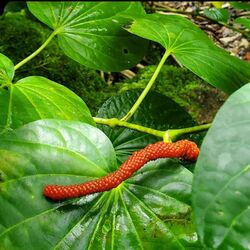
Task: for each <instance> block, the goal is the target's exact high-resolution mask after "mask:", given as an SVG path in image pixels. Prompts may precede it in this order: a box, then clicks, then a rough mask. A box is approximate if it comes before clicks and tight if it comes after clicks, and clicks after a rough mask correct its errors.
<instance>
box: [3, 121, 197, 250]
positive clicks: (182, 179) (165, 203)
mask: <svg viewBox="0 0 250 250" xmlns="http://www.w3.org/2000/svg"><path fill="white" fill-rule="evenodd" d="M116 167H117V165H116V159H115V152H114V149H113V147H112V144H111V142H110V141H109V139H108V138H107V137H106V136H105V134H104V133H103V132H101V131H100V130H99V129H97V128H95V127H92V126H90V125H88V124H83V123H80V122H73V121H59V120H40V121H36V122H33V123H30V124H28V125H25V126H23V127H22V128H19V129H16V130H15V131H13V132H11V133H6V134H5V135H4V136H2V137H1V138H0V171H1V172H0V173H1V177H2V182H1V183H0V242H1V247H2V248H3V249H20V250H22V249H48V250H49V249H126V248H130V249H158V248H159V247H162V246H163V245H164V246H167V247H168V249H187V248H188V247H193V248H194V247H195V246H196V247H197V249H201V248H200V246H198V243H197V237H196V234H195V230H194V228H193V223H192V220H191V216H190V212H191V210H190V205H189V204H190V192H191V183H192V173H191V172H190V171H188V170H187V169H186V168H184V167H182V166H181V165H179V163H178V162H177V161H176V160H173V159H161V160H157V161H152V162H150V163H148V164H147V165H146V166H144V167H143V168H142V169H141V170H140V171H138V172H137V173H135V175H134V176H133V177H132V178H130V179H128V180H127V181H125V182H124V183H122V184H121V185H120V186H118V187H117V188H115V189H113V190H111V191H108V192H104V193H97V194H93V195H88V196H86V197H82V198H78V199H74V200H69V201H64V202H57V203H56V202H51V201H49V200H47V199H45V198H44V197H43V195H42V189H43V187H44V185H45V184H53V183H55V184H59V183H60V184H70V183H81V182H85V181H87V180H90V179H94V178H97V177H100V176H103V175H105V174H106V173H107V172H110V169H113V168H116Z"/></svg>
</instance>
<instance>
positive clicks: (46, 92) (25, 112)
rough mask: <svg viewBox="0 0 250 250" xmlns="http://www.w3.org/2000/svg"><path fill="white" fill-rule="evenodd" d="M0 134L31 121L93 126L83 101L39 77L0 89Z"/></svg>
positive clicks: (28, 78) (70, 92) (25, 79)
mask: <svg viewBox="0 0 250 250" xmlns="http://www.w3.org/2000/svg"><path fill="white" fill-rule="evenodd" d="M0 110H1V112H0V133H1V131H2V132H5V131H7V130H9V129H13V128H17V127H19V126H22V125H23V124H26V123H28V122H31V121H35V120H39V119H46V118H57V119H65V120H79V121H83V122H86V123H89V124H92V125H93V124H94V121H93V119H92V116H91V114H90V112H89V109H88V107H87V106H86V104H85V103H84V102H83V100H82V99H81V98H80V97H78V96H77V95H76V94H74V93H73V92H72V91H70V90H69V89H67V88H66V87H64V86H62V85H60V84H58V83H56V82H53V81H50V80H49V79H47V78H44V77H39V76H30V77H26V78H23V79H21V80H20V81H18V82H17V83H16V84H12V85H10V86H9V89H0Z"/></svg>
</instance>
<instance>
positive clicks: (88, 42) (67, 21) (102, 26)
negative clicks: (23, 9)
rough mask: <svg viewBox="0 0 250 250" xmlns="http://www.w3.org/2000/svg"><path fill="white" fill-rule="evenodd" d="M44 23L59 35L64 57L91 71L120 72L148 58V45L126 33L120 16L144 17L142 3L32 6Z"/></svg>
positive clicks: (29, 3)
mask: <svg viewBox="0 0 250 250" xmlns="http://www.w3.org/2000/svg"><path fill="white" fill-rule="evenodd" d="M28 8H29V10H30V11H31V12H32V14H33V15H35V16H36V17H37V18H38V19H39V20H40V21H42V22H44V23H45V24H47V25H48V26H49V27H50V28H52V29H54V30H55V31H56V32H57V36H58V43H59V46H60V47H61V48H62V50H63V51H64V53H65V54H66V55H67V56H69V57H70V58H72V59H74V60H76V61H77V62H79V63H81V64H83V65H86V66H88V67H91V68H94V69H99V70H104V71H120V70H122V69H125V68H130V67H132V66H134V65H135V64H136V63H137V62H138V61H139V60H140V59H141V58H142V57H143V55H144V53H145V50H146V45H147V43H146V41H145V40H143V39H141V38H139V37H136V36H134V35H132V34H130V33H128V32H127V31H125V30H123V29H122V25H124V24H125V23H126V22H127V19H126V18H123V17H120V16H119V15H120V14H124V13H126V15H129V16H130V15H133V14H139V13H144V10H143V8H142V6H141V4H140V3H138V2H92V1H89V2H28Z"/></svg>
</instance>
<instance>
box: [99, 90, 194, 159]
mask: <svg viewBox="0 0 250 250" xmlns="http://www.w3.org/2000/svg"><path fill="white" fill-rule="evenodd" d="M141 91H142V90H140V89H137V90H130V91H126V92H124V93H120V94H118V95H116V96H113V97H111V98H110V99H108V100H107V101H106V102H105V103H104V104H103V106H102V107H101V108H100V109H99V111H98V114H97V116H98V117H102V118H112V117H117V118H122V117H123V116H124V115H125V114H126V113H127V112H128V111H129V110H130V108H131V107H132V105H133V104H134V103H135V101H136V100H137V98H138V97H139V95H140V94H141ZM129 122H131V123H135V124H139V125H142V126H145V127H149V128H153V129H158V130H167V129H169V128H180V127H185V126H186V127H188V126H192V125H193V124H194V122H193V120H192V118H191V116H190V115H189V114H188V113H187V112H186V111H185V110H184V109H183V108H182V107H180V106H179V105H178V104H177V103H175V102H174V101H172V100H171V99H169V98H168V97H166V96H164V95H161V94H159V93H156V92H150V93H149V94H148V95H147V97H146V98H145V100H144V101H143V102H142V104H141V105H140V107H139V108H138V110H137V111H136V113H135V114H134V115H133V117H132V118H131V119H130V120H129ZM98 128H100V129H101V130H102V131H103V132H104V133H105V134H106V135H107V136H108V137H109V139H110V140H111V141H112V143H113V145H114V148H115V151H116V154H117V157H118V160H119V162H123V161H124V160H125V159H126V158H127V157H128V156H129V155H130V154H131V153H132V152H134V151H135V150H138V149H141V148H143V147H145V146H146V145H147V144H149V143H153V142H156V141H159V140H162V139H161V138H157V137H155V136H152V135H149V134H147V133H142V132H137V131H135V130H132V129H128V128H123V127H116V128H110V127H108V126H106V125H99V124H98Z"/></svg>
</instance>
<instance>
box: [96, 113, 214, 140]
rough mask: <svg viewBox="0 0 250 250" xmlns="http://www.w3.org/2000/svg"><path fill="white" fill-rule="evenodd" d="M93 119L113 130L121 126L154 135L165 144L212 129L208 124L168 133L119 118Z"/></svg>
mask: <svg viewBox="0 0 250 250" xmlns="http://www.w3.org/2000/svg"><path fill="white" fill-rule="evenodd" d="M93 119H94V121H95V122H96V123H99V124H103V125H108V126H110V127H111V128H114V127H116V126H120V127H125V128H130V129H133V130H137V131H140V132H144V133H148V134H150V135H154V136H157V137H160V138H162V139H163V140H164V141H165V142H171V141H174V140H176V139H177V138H178V137H180V136H181V135H184V134H190V133H195V132H200V131H204V130H207V129H209V128H210V127H211V123H208V124H204V125H198V126H194V127H189V128H181V129H168V130H166V131H161V130H156V129H152V128H148V127H144V126H141V125H138V124H134V123H129V122H126V121H122V120H119V119H117V118H111V119H105V118H99V117H93Z"/></svg>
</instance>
